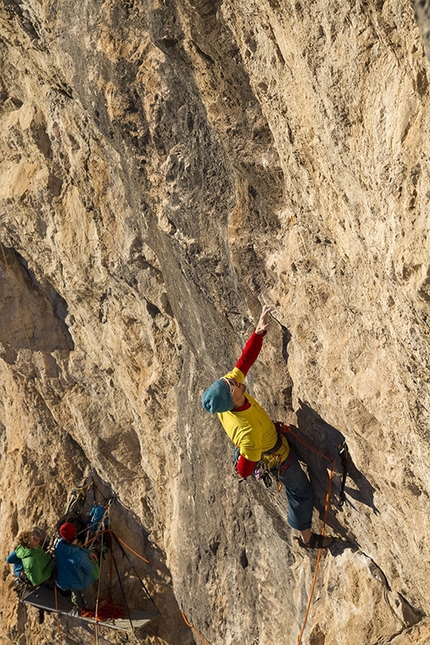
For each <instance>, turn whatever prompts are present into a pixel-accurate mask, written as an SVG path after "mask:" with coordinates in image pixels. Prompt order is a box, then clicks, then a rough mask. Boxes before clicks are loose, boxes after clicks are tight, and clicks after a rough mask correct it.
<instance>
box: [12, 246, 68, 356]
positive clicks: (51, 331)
mask: <svg viewBox="0 0 430 645" xmlns="http://www.w3.org/2000/svg"><path fill="white" fill-rule="evenodd" d="M0 250H1V253H0V343H1V344H2V345H3V348H2V358H3V359H4V360H5V361H6V362H7V363H9V364H12V363H14V361H15V358H16V355H17V351H18V350H20V349H28V350H31V351H33V352H42V353H45V354H50V353H52V352H54V351H56V350H64V351H66V352H70V351H72V350H73V349H74V343H73V339H72V337H71V335H70V333H69V331H68V328H67V325H66V323H65V319H66V316H67V305H66V302H65V300H64V299H63V298H62V297H61V296H60V295H59V294H58V293H57V292H56V291H55V290H54V289H53V288H52V287H51V286H50V285H47V286H45V287H42V285H41V284H40V283H39V282H37V280H36V279H35V277H34V275H33V274H32V272H31V271H30V270H29V268H28V265H27V262H26V260H25V259H24V258H23V257H22V256H21V255H19V253H17V252H16V251H15V250H14V249H9V248H6V247H4V246H3V245H0Z"/></svg>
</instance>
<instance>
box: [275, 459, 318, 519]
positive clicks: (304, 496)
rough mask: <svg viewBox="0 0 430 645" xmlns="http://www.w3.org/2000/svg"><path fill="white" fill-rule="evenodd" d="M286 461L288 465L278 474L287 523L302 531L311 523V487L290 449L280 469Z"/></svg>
mask: <svg viewBox="0 0 430 645" xmlns="http://www.w3.org/2000/svg"><path fill="white" fill-rule="evenodd" d="M288 461H289V462H290V465H289V466H288V467H287V468H286V470H284V472H281V473H280V475H279V479H280V481H281V482H282V483H283V484H284V486H285V492H286V493H287V498H288V524H289V525H290V526H291V527H292V528H293V529H296V530H297V531H304V530H305V529H310V528H311V524H312V511H313V499H312V487H311V484H310V482H309V479H308V478H307V476H306V474H305V473H304V472H303V470H302V469H301V467H300V464H299V462H298V461H297V457H296V455H295V454H294V452H293V450H292V449H291V450H290V454H289V455H288V457H287V459H286V460H285V461H284V462H283V463H282V464H281V470H282V468H283V467H284V466H286V465H287V463H288ZM274 472H276V470H275V469H274Z"/></svg>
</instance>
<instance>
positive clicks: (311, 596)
mask: <svg viewBox="0 0 430 645" xmlns="http://www.w3.org/2000/svg"><path fill="white" fill-rule="evenodd" d="M333 470H334V459H333V461H332V462H331V468H330V476H329V480H328V489H327V494H326V498H325V509H324V520H323V526H322V529H321V534H322V535H325V527H326V524H327V515H328V509H329V505H330V493H331V482H332V480H333ZM321 554H322V549H318V555H317V561H316V563H315V573H314V579H313V582H312V588H311V593H310V594H309V600H308V606H307V608H306V614H305V618H304V621H303V626H302V630H301V632H300V635H299V638H298V641H297V645H300V644H301V642H302V638H303V634H304V631H305V628H306V623H307V622H308V616H309V612H310V609H311V604H312V599H313V596H314V592H315V586H316V583H317V577H318V569H319V564H320V560H321Z"/></svg>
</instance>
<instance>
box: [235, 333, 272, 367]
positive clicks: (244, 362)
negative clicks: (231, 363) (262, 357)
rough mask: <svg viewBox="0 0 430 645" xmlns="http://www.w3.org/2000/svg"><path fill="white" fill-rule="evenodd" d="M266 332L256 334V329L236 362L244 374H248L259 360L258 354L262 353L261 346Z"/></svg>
mask: <svg viewBox="0 0 430 645" xmlns="http://www.w3.org/2000/svg"><path fill="white" fill-rule="evenodd" d="M265 335H266V332H264V333H263V334H256V333H255V331H253V332H252V334H251V336H250V338H249V339H248V340H247V342H246V345H245V347H244V348H243V352H242V354H241V355H240V358H239V360H238V361H237V363H236V367H237V368H238V369H239V370H240V371H241V372H242V374H243V375H244V376H246V375H247V373H248V370H249V368H250V367H251V366H252V365H253V364H254V363H255V361H256V360H257V356H258V354H259V353H260V350H261V346H262V345H263V338H264V337H265Z"/></svg>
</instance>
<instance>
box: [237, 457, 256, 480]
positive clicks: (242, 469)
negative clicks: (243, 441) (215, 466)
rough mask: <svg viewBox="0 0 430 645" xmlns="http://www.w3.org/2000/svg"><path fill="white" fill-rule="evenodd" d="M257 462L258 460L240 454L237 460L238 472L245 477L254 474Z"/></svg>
mask: <svg viewBox="0 0 430 645" xmlns="http://www.w3.org/2000/svg"><path fill="white" fill-rule="evenodd" d="M256 463H257V462H256V461H249V459H247V458H246V457H244V456H243V455H240V456H239V460H238V462H237V472H238V473H239V475H240V476H241V477H243V478H244V479H245V478H246V477H249V475H252V472H253V470H254V468H255V464H256Z"/></svg>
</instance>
